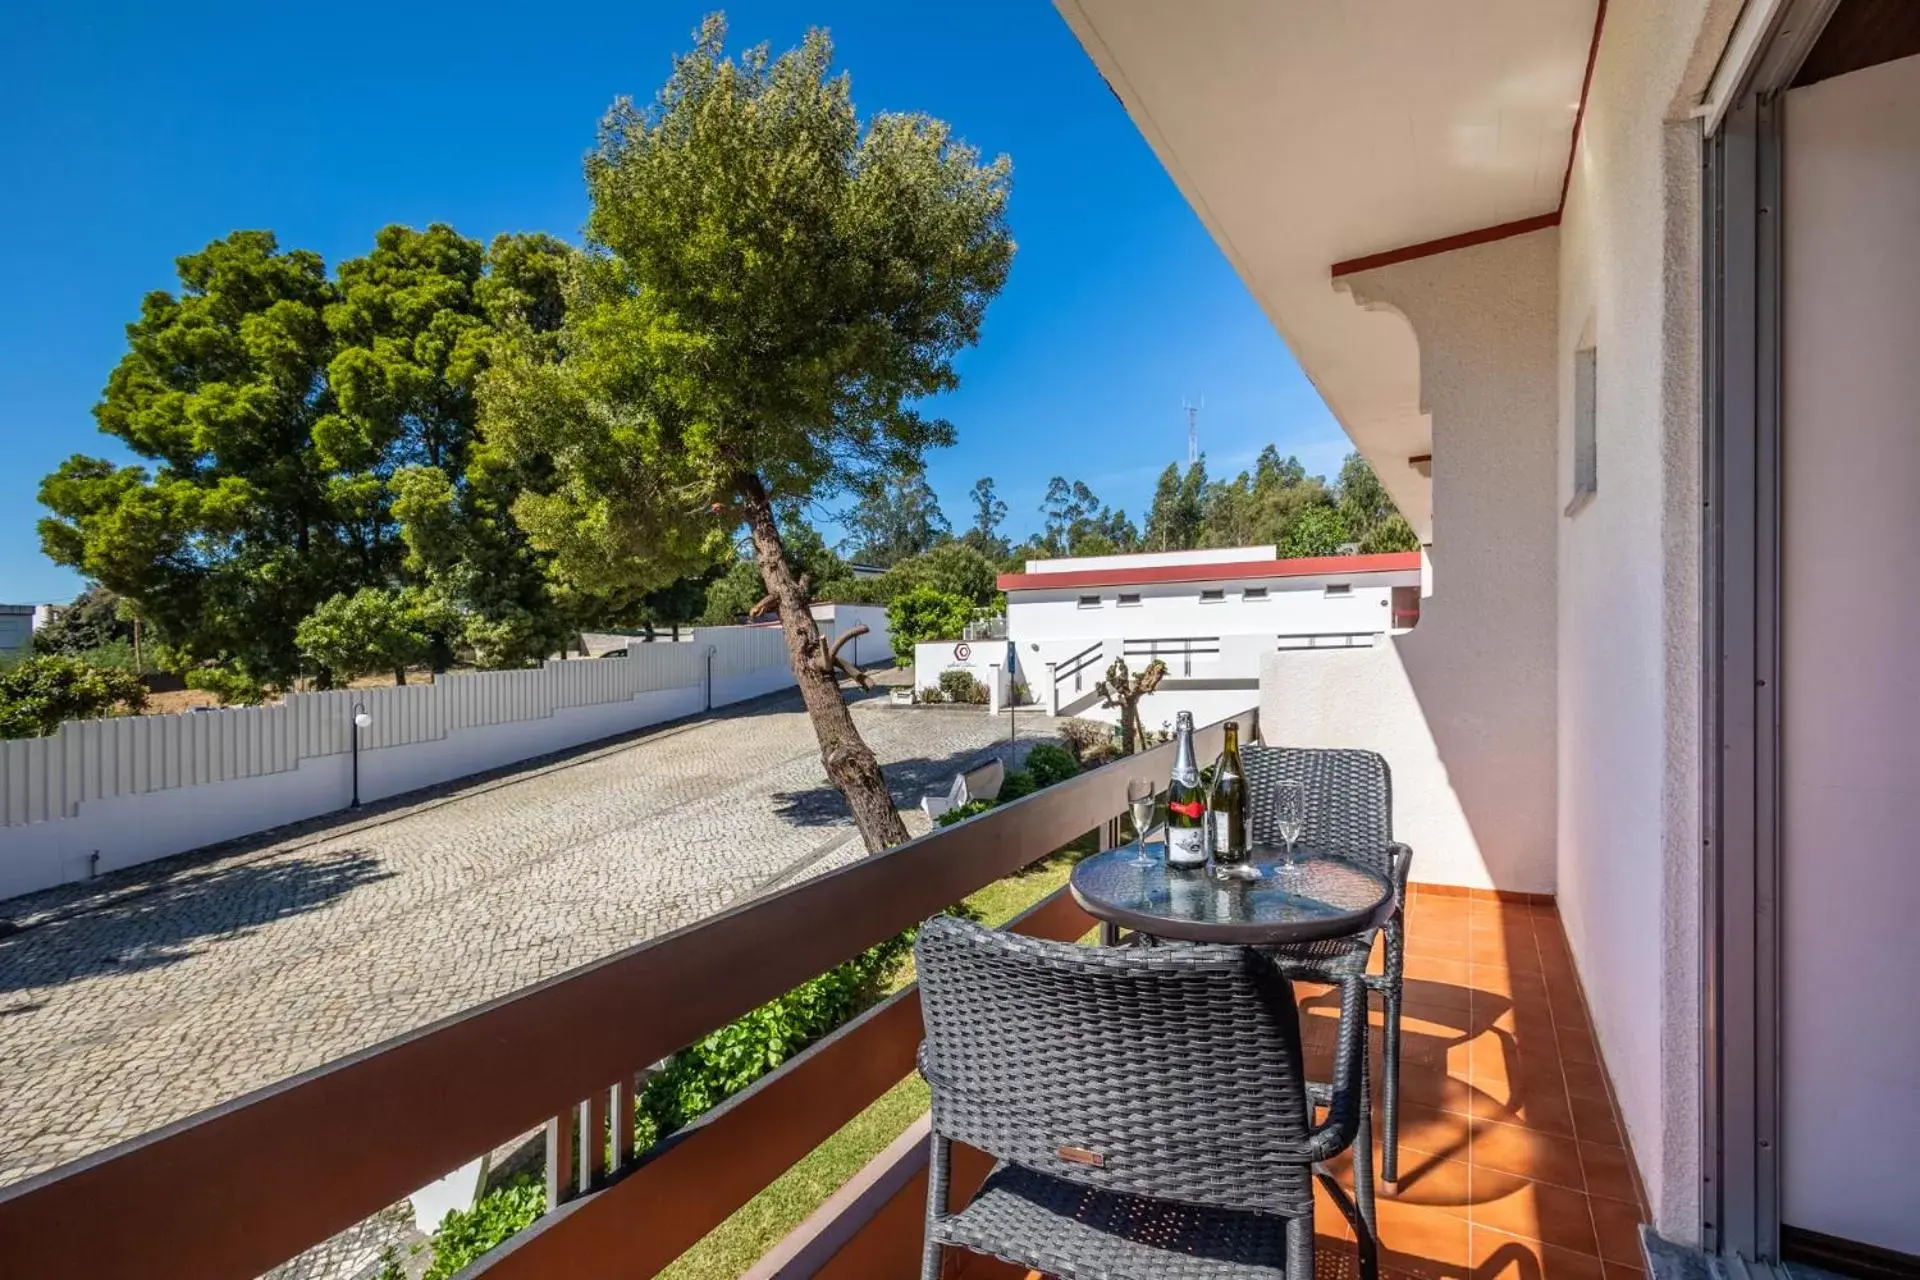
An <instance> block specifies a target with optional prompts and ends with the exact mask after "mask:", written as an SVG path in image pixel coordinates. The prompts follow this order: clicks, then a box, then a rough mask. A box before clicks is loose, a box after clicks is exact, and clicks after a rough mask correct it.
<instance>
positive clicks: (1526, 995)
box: [1467, 964, 1547, 1001]
mask: <svg viewBox="0 0 1920 1280" xmlns="http://www.w3.org/2000/svg"><path fill="white" fill-rule="evenodd" d="M1467 982H1468V985H1469V986H1471V987H1473V988H1474V989H1475V990H1476V991H1491V992H1494V993H1495V994H1498V995H1503V996H1513V997H1515V998H1516V999H1530V1000H1534V1001H1539V1000H1544V999H1546V998H1547V980H1546V979H1545V978H1543V977H1541V976H1540V975H1539V974H1537V973H1528V972H1527V971H1525V970H1514V969H1508V968H1506V967H1505V966H1504V965H1497V966H1496V965H1479V964H1477V965H1474V966H1473V972H1472V974H1471V975H1470V976H1469V977H1468V980H1467Z"/></svg>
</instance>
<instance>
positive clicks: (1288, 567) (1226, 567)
mask: <svg viewBox="0 0 1920 1280" xmlns="http://www.w3.org/2000/svg"><path fill="white" fill-rule="evenodd" d="M1419 568H1420V553H1419V552H1418V551H1393V552H1388V553H1387V554H1385V555H1375V556H1305V557H1301V558H1299V559H1295V560H1237V561H1230V562H1227V563H1222V564H1143V565H1134V566H1131V567H1129V566H1119V567H1116V568H1111V569H1069V570H1065V571H1063V572H1059V573H1003V574H1001V575H1000V577H999V586H1000V589H1001V590H1002V591H1059V590H1065V589H1067V588H1070V587H1132V586H1148V585H1152V584H1154V583H1161V582H1234V581H1239V580H1241V579H1265V578H1325V577H1334V578H1345V577H1351V576H1353V575H1355V574H1362V573H1405V572H1408V571H1410V570H1411V571H1415V572H1417V571H1418V570H1419Z"/></svg>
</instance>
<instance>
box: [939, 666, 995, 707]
mask: <svg viewBox="0 0 1920 1280" xmlns="http://www.w3.org/2000/svg"><path fill="white" fill-rule="evenodd" d="M940 692H942V693H944V694H946V695H947V699H946V700H947V701H948V702H970V703H973V704H974V705H976V706H985V705H986V703H987V686H985V685H983V684H981V683H980V682H979V681H978V680H976V679H975V678H974V675H973V672H971V671H942V672H941V673H940Z"/></svg>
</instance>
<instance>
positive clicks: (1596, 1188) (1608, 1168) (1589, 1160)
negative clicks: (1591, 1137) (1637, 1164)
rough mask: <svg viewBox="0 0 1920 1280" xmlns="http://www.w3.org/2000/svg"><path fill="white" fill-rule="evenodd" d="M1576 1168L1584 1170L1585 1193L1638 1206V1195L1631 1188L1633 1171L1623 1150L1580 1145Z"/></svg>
mask: <svg viewBox="0 0 1920 1280" xmlns="http://www.w3.org/2000/svg"><path fill="white" fill-rule="evenodd" d="M1580 1166H1581V1168H1582V1169H1584V1170H1585V1171H1586V1175H1587V1192H1588V1194H1590V1195H1595V1196H1605V1197H1607V1198H1608V1199H1610V1200H1622V1201H1625V1202H1626V1203H1628V1204H1638V1203H1639V1199H1640V1193H1639V1191H1638V1189H1637V1188H1636V1187H1635V1185H1634V1181H1633V1169H1632V1167H1631V1166H1630V1165H1629V1164H1628V1158H1627V1153H1626V1150H1625V1149H1624V1148H1621V1147H1612V1146H1603V1145H1601V1144H1600V1143H1597V1142H1583V1143H1581V1144H1580Z"/></svg>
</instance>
